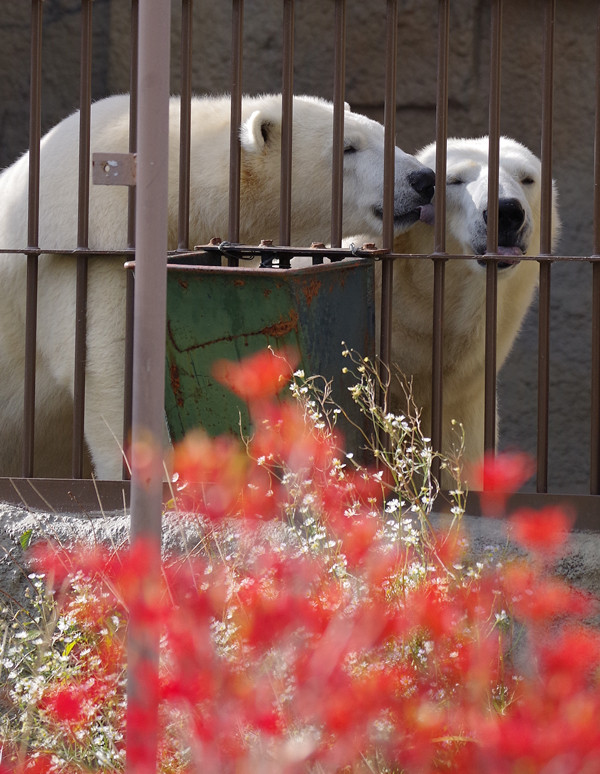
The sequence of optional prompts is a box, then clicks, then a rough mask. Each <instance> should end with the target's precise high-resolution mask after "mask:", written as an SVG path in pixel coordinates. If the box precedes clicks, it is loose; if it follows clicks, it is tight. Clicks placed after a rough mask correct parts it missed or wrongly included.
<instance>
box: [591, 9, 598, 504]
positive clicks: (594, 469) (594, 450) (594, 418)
mask: <svg viewBox="0 0 600 774" xmlns="http://www.w3.org/2000/svg"><path fill="white" fill-rule="evenodd" d="M592 251H593V254H594V256H600V8H599V9H598V19H597V23H596V121H595V127H594V235H593V245H592ZM590 414H591V417H590V419H591V421H590V494H593V495H599V494H600V263H597V262H596V263H593V264H592V380H591V412H590Z"/></svg>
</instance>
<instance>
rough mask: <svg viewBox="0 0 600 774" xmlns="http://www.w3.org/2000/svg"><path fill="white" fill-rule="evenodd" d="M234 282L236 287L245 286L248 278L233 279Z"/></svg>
mask: <svg viewBox="0 0 600 774" xmlns="http://www.w3.org/2000/svg"><path fill="white" fill-rule="evenodd" d="M233 284H234V285H235V286H236V287H241V288H243V287H244V285H245V284H246V280H244V279H234V280H233Z"/></svg>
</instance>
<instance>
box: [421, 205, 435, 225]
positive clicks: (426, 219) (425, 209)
mask: <svg viewBox="0 0 600 774" xmlns="http://www.w3.org/2000/svg"><path fill="white" fill-rule="evenodd" d="M434 218H435V207H434V206H433V204H424V205H423V206H422V207H419V220H421V221H422V222H423V223H427V225H428V226H433V221H434Z"/></svg>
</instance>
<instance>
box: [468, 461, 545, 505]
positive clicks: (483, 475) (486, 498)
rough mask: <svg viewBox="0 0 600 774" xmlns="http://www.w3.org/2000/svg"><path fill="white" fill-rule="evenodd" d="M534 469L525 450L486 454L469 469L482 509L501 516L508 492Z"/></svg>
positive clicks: (525, 478) (517, 487) (525, 479)
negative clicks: (479, 491) (471, 469)
mask: <svg viewBox="0 0 600 774" xmlns="http://www.w3.org/2000/svg"><path fill="white" fill-rule="evenodd" d="M534 470H535V466H534V463H533V460H532V459H531V457H530V456H529V455H528V454H524V453H522V452H512V453H505V454H500V455H491V454H486V455H485V456H484V458H483V460H482V461H481V462H480V463H479V464H477V465H475V466H474V468H473V471H472V480H473V483H474V486H475V487H476V488H479V489H480V490H481V495H480V497H481V506H482V509H483V511H484V513H487V514H489V515H490V516H501V515H502V514H503V513H504V512H505V507H506V501H507V499H508V496H509V495H511V494H512V493H513V492H516V491H517V490H518V489H519V487H520V486H521V485H522V484H524V483H525V482H526V481H527V480H528V479H529V478H531V476H532V474H533V472H534Z"/></svg>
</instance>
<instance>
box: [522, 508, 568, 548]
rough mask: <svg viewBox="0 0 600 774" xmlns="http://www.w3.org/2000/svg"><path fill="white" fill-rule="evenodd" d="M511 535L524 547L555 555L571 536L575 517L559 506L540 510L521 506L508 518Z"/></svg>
mask: <svg viewBox="0 0 600 774" xmlns="http://www.w3.org/2000/svg"><path fill="white" fill-rule="evenodd" d="M508 522H509V524H510V526H511V536H512V538H513V539H514V540H516V541H517V542H518V543H520V544H521V545H522V546H523V547H524V548H527V549H530V550H531V551H535V552H537V553H539V554H542V555H544V556H553V555H554V554H555V553H557V551H558V550H559V549H561V548H562V547H563V546H564V545H565V543H566V542H567V540H568V538H569V532H570V530H571V526H572V523H573V519H572V518H571V517H570V516H569V514H567V513H565V511H564V510H563V509H562V508H560V507H558V506H552V505H550V506H547V507H546V508H542V509H541V510H540V511H534V510H532V509H530V508H521V509H519V510H518V511H515V512H514V513H513V514H512V515H511V516H510V517H509V519H508Z"/></svg>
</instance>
